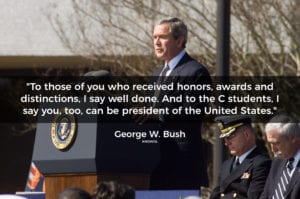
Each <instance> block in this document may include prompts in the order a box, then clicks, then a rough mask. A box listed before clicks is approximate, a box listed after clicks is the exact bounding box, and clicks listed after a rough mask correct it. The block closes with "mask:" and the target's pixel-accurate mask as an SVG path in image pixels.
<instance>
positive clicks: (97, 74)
mask: <svg viewBox="0 0 300 199" xmlns="http://www.w3.org/2000/svg"><path fill="white" fill-rule="evenodd" d="M83 76H85V77H87V76H91V77H107V76H111V74H110V72H109V71H107V70H96V71H89V72H87V73H85V74H84V75H83Z"/></svg>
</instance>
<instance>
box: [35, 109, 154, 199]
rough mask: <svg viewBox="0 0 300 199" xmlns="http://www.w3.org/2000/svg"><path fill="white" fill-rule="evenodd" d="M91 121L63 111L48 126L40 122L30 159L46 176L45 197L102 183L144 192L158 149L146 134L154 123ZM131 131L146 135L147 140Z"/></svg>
mask: <svg viewBox="0 0 300 199" xmlns="http://www.w3.org/2000/svg"><path fill="white" fill-rule="evenodd" d="M53 106H55V105H51V107H53ZM89 117H90V120H89V121H92V122H87V121H86V118H85V120H84V121H81V119H80V117H76V116H75V115H70V114H66V113H64V112H62V114H59V115H53V118H51V119H52V120H51V121H52V122H46V121H45V120H44V119H42V120H41V121H40V122H38V124H37V130H36V137H35V145H34V151H33V158H32V159H33V161H34V162H35V164H36V165H37V167H38V168H39V170H40V171H41V173H42V174H43V175H44V177H45V186H46V198H47V199H52V198H56V197H57V195H58V193H60V192H61V191H63V190H64V189H65V188H67V187H81V188H83V189H85V190H87V191H89V192H91V191H92V189H93V188H94V187H95V186H96V184H97V183H98V182H99V181H102V180H118V181H119V182H122V183H126V184H129V185H131V186H133V187H134V188H135V189H148V188H149V174H150V172H151V171H152V170H153V169H154V168H155V166H156V165H157V164H158V161H159V146H158V144H157V142H156V141H155V139H152V138H151V136H150V135H149V132H148V131H153V130H154V129H156V124H145V125H137V124H135V123H133V122H118V121H114V122H101V121H100V120H99V117H97V115H91V116H89ZM93 121H94V122H93ZM121 132H124V133H123V134H122V133H121ZM130 132H146V135H147V137H146V138H139V137H137V136H134V135H133V134H131V133H130ZM121 135H123V136H121Z"/></svg>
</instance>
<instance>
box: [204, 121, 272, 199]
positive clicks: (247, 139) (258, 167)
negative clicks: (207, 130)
mask: <svg viewBox="0 0 300 199" xmlns="http://www.w3.org/2000/svg"><path fill="white" fill-rule="evenodd" d="M215 121H217V122H220V123H219V124H220V125H219V128H220V130H221V134H220V138H223V139H224V141H225V145H226V146H227V148H228V150H229V153H230V154H231V155H232V157H231V158H229V159H228V160H226V161H225V162H224V163H223V165H222V168H221V171H220V174H219V179H218V183H217V186H216V187H215V189H214V190H213V192H212V194H211V197H210V198H211V199H217V198H248V199H254V198H259V197H260V195H261V193H262V192H263V189H264V185H265V181H266V179H267V176H268V173H269V169H270V166H271V160H270V159H269V157H268V156H267V155H265V154H264V153H263V152H262V151H263V150H262V149H260V148H259V147H258V146H257V145H256V136H255V132H254V130H253V128H252V126H251V118H250V117H249V116H245V115H234V116H220V117H217V118H215Z"/></svg>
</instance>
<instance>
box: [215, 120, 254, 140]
mask: <svg viewBox="0 0 300 199" xmlns="http://www.w3.org/2000/svg"><path fill="white" fill-rule="evenodd" d="M215 121H216V122H218V127H219V129H220V131H221V134H220V138H226V137H229V136H230V135H231V134H232V133H234V131H235V130H236V129H237V128H238V127H240V126H243V125H246V124H251V117H250V116H249V115H226V116H218V117H216V118H215Z"/></svg>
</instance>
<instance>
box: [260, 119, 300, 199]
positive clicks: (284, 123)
mask: <svg viewBox="0 0 300 199" xmlns="http://www.w3.org/2000/svg"><path fill="white" fill-rule="evenodd" d="M265 133H266V136H267V140H268V142H269V143H270V145H271V150H272V152H273V153H274V155H275V159H274V160H273V163H272V167H271V170H270V174H269V176H268V179H267V182H266V185H265V189H264V192H263V194H262V197H261V198H263V199H264V198H274V199H279V198H280V199H282V198H285V199H298V198H300V165H299V162H300V126H299V121H298V120H296V119H294V118H292V117H290V116H286V115H278V116H275V117H274V118H272V119H271V120H270V121H269V122H268V123H267V124H266V127H265Z"/></svg>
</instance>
